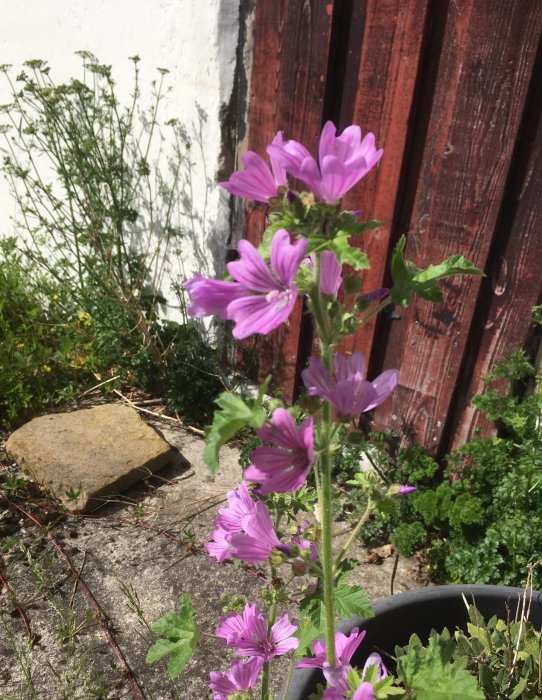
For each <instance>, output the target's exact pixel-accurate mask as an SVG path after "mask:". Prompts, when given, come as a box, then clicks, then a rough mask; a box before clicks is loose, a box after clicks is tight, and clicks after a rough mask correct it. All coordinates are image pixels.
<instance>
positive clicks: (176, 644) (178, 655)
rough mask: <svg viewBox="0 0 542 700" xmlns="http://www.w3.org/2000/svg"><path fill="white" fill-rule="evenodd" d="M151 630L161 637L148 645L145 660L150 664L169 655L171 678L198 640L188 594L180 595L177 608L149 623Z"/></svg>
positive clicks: (186, 660)
mask: <svg viewBox="0 0 542 700" xmlns="http://www.w3.org/2000/svg"><path fill="white" fill-rule="evenodd" d="M151 630H152V631H153V632H154V634H156V635H159V636H160V637H161V639H158V640H156V642H155V643H154V644H153V645H152V646H151V647H150V649H149V651H148V652H147V658H146V659H145V661H146V662H147V663H148V664H152V663H155V662H156V661H160V660H161V659H163V658H164V657H165V656H169V660H168V665H167V671H168V675H169V677H170V678H171V679H172V680H173V679H174V678H176V677H177V676H178V675H179V674H180V673H181V671H182V670H183V668H184V667H185V666H186V664H187V662H188V661H189V660H190V658H191V656H192V652H193V650H194V647H195V646H196V644H197V643H198V641H199V632H198V630H197V628H196V625H195V624H194V608H193V607H192V603H191V602H190V600H189V598H188V596H186V595H182V596H181V598H180V605H179V610H178V611H177V612H173V613H167V615H164V617H161V618H160V619H159V620H157V621H156V622H154V623H153V624H152V625H151Z"/></svg>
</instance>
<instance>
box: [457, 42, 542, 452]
mask: <svg viewBox="0 0 542 700" xmlns="http://www.w3.org/2000/svg"><path fill="white" fill-rule="evenodd" d="M541 54H542V52H541ZM535 71H536V68H535ZM533 75H534V78H535V85H534V86H533V87H534V90H533V93H534V94H533V104H532V109H531V110H530V112H531V114H532V117H533V121H534V124H533V125H532V126H533V129H532V131H533V132H534V138H532V142H531V141H530V137H531V133H530V132H531V129H530V128H529V127H530V126H531V125H530V124H527V127H526V131H527V134H526V136H525V137H524V138H523V139H522V141H521V142H520V143H519V146H520V147H521V146H523V145H526V146H527V147H530V151H529V152H528V161H527V166H526V169H525V173H524V177H523V178H522V179H521V181H519V182H513V183H511V188H512V190H514V191H513V192H512V193H511V196H510V198H509V199H505V200H504V202H503V206H502V207H501V215H500V218H501V225H500V227H499V229H498V233H499V230H500V231H502V229H506V228H508V227H509V220H508V219H509V217H508V212H507V211H506V210H507V208H514V207H516V206H517V209H516V212H515V216H514V217H513V222H512V225H511V226H510V227H509V228H510V237H509V239H508V241H507V244H506V247H505V249H504V250H503V251H501V250H499V251H497V252H496V253H495V254H494V256H493V263H492V265H491V267H490V268H489V269H488V277H487V280H485V281H484V284H483V286H482V294H483V295H484V296H486V295H487V297H486V298H484V299H482V302H483V305H484V306H485V305H486V304H487V306H488V307H489V309H488V311H487V312H485V309H483V310H482V313H480V324H479V326H478V327H475V328H473V329H472V331H471V337H477V338H478V339H479V345H477V346H476V348H475V349H476V355H474V353H473V355H474V357H473V358H472V364H471V366H470V367H469V366H468V365H467V366H466V367H465V369H464V374H466V375H467V376H468V375H469V374H470V372H471V370H472V374H471V376H470V380H469V381H466V382H459V384H458V387H457V401H458V411H457V415H456V417H455V420H454V421H453V423H452V429H451V434H452V435H453V447H458V446H460V445H462V444H464V443H465V442H466V441H467V440H468V439H469V438H470V437H472V435H473V433H474V431H475V430H477V429H479V430H480V432H481V434H482V435H486V436H487V435H489V434H491V433H493V434H494V433H495V426H494V425H492V424H489V423H488V422H486V421H485V420H484V419H483V416H481V414H480V413H478V412H476V411H475V410H474V407H473V406H472V404H471V403H470V399H471V398H472V396H475V395H476V394H479V393H481V392H482V390H483V389H484V382H483V380H484V377H485V375H486V374H487V373H488V371H489V370H490V369H491V368H492V367H493V366H494V365H495V363H496V362H497V361H499V360H501V359H503V358H505V357H507V355H509V353H510V352H511V351H512V350H517V349H520V348H522V347H524V345H525V341H526V340H527V339H528V336H529V326H530V313H529V311H530V309H531V307H532V306H534V305H536V304H539V303H540V301H541V299H542V272H541V271H542V233H541V232H542V196H541V194H542V193H541V184H542V116H541V111H542V110H541V107H542V104H541V103H542V92H541V88H540V80H539V76H540V73H536V72H535V73H534V74H533ZM531 114H530V115H529V117H530V116H531ZM536 121H538V124H536ZM518 150H519V149H518V148H516V156H517V158H518V159H522V157H523V155H524V154H522V153H518ZM514 176H516V177H518V178H519V177H520V175H519V174H516V173H514ZM482 324H483V325H482ZM480 326H481V327H480ZM473 331H474V332H473ZM472 365H474V367H472ZM504 389H506V387H504Z"/></svg>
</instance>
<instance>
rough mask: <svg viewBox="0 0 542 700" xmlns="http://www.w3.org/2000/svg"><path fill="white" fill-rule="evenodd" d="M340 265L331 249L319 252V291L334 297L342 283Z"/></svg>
mask: <svg viewBox="0 0 542 700" xmlns="http://www.w3.org/2000/svg"><path fill="white" fill-rule="evenodd" d="M341 272H342V265H341V264H340V263H339V261H338V260H337V256H336V255H335V253H334V252H333V251H331V250H324V251H323V252H322V253H321V254H320V291H321V292H322V294H327V295H328V296H332V297H336V296H337V292H338V291H339V287H340V286H341V283H342V275H341Z"/></svg>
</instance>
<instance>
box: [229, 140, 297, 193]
mask: <svg viewBox="0 0 542 700" xmlns="http://www.w3.org/2000/svg"><path fill="white" fill-rule="evenodd" d="M282 143H283V140H282V132H281V131H279V132H278V133H277V135H276V136H275V138H274V139H273V141H272V142H271V144H272V145H275V146H277V147H279V148H280V147H281V146H282ZM241 160H242V161H243V165H244V167H245V169H244V170H239V171H237V172H235V173H233V175H231V176H230V179H229V180H228V181H227V182H221V183H220V184H221V185H222V187H223V188H224V189H225V190H228V192H230V193H231V194H235V195H238V196H239V197H245V198H246V199H253V200H255V201H256V202H268V201H269V200H270V199H271V197H276V196H277V194H278V189H279V187H285V186H286V172H285V170H284V167H283V165H282V163H281V161H279V160H277V158H276V157H274V156H270V161H271V169H270V168H269V166H268V165H267V163H266V162H265V160H264V159H263V158H262V157H261V156H259V155H258V154H257V153H254V151H247V152H246V153H245V154H244V155H242V156H241Z"/></svg>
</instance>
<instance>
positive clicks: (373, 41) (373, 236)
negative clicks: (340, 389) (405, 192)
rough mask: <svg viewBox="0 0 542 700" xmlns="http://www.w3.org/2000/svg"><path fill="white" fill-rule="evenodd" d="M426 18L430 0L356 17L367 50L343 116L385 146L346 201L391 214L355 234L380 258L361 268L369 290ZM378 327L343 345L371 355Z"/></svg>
mask: <svg viewBox="0 0 542 700" xmlns="http://www.w3.org/2000/svg"><path fill="white" fill-rule="evenodd" d="M362 5H363V7H362ZM426 19H427V0H421V1H420V0H408V1H407V2H405V0H368V1H367V2H366V3H359V4H357V12H356V14H355V16H354V18H353V28H352V35H351V53H352V56H354V52H355V51H356V45H357V44H358V43H359V44H360V45H361V57H360V61H359V66H357V65H354V66H353V65H352V63H355V61H351V63H350V72H351V75H348V73H347V78H346V81H345V90H344V93H343V100H342V111H341V124H342V126H346V125H347V124H348V123H354V124H359V125H360V126H361V127H362V129H363V130H365V131H373V132H374V133H375V135H376V138H377V144H378V145H379V146H382V147H383V148H384V156H383V158H382V160H381V161H380V163H379V165H378V167H377V168H376V169H375V170H374V171H373V172H372V173H370V174H369V175H368V176H367V177H365V178H364V179H363V180H362V181H361V182H360V183H359V185H357V186H356V187H355V188H354V189H353V190H352V191H351V192H350V193H349V194H348V195H347V196H346V197H345V199H344V206H345V208H348V209H361V210H362V211H363V217H364V218H371V219H378V220H379V221H382V222H383V226H382V227H381V228H379V229H376V230H374V231H370V232H368V233H366V234H365V235H364V236H363V239H360V240H358V241H355V243H356V244H357V245H359V246H360V247H362V248H363V249H364V250H365V251H366V252H367V254H368V255H369V259H370V260H371V265H372V267H371V269H370V270H367V271H364V272H363V273H362V274H361V275H360V276H361V277H362V278H363V282H364V291H370V290H373V289H376V288H377V287H381V286H383V284H384V279H385V277H386V263H387V259H388V248H389V244H390V234H391V228H392V224H393V216H394V211H395V205H396V200H397V196H398V188H399V180H400V174H401V169H402V166H403V162H404V159H405V157H406V154H405V148H406V144H407V134H408V128H409V117H410V116H411V115H412V114H413V110H414V109H415V107H416V106H415V105H414V106H413V104H412V100H413V96H414V90H415V85H416V78H417V75H418V70H419V63H420V57H421V52H422V39H423V28H424V25H425V23H426ZM356 23H357V25H359V26H356ZM360 34H361V35H360ZM358 51H359V48H358ZM354 68H355V69H356V70H355V73H354V72H353V69H354ZM374 330H375V322H374V321H370V322H369V323H368V324H366V325H365V326H363V328H362V329H361V330H360V331H359V332H358V333H357V334H356V336H355V337H353V338H351V339H348V341H347V342H345V343H344V344H343V346H342V349H343V350H344V351H346V352H348V351H352V350H354V349H355V350H361V351H362V352H364V353H365V355H366V356H367V357H369V356H370V353H371V347H372V341H373V336H374ZM375 352H377V350H375Z"/></svg>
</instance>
